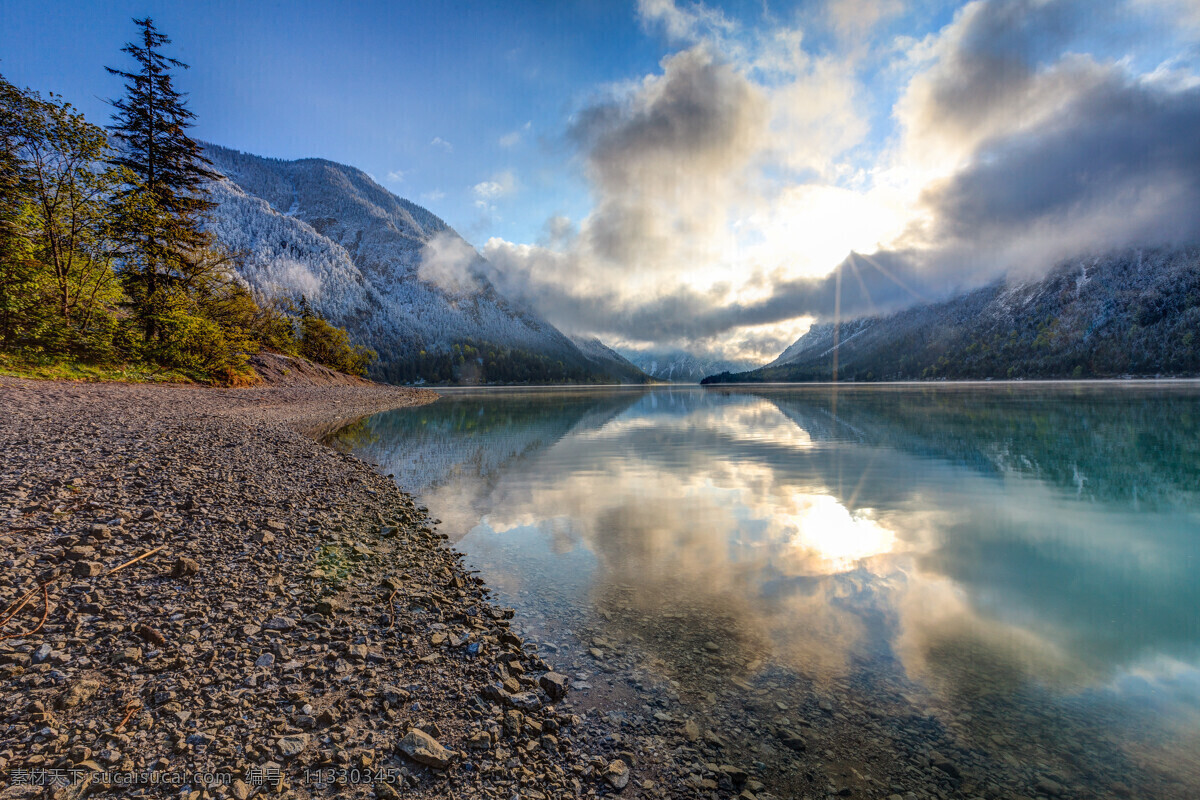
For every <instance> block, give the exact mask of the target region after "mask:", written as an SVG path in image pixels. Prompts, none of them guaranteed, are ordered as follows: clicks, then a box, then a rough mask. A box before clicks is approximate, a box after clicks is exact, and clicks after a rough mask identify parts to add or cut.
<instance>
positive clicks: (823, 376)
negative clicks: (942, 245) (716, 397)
mask: <svg viewBox="0 0 1200 800" xmlns="http://www.w3.org/2000/svg"><path fill="white" fill-rule="evenodd" d="M835 330H836V335H837V344H836V345H835V344H834V335H835ZM835 355H836V356H837V361H838V369H837V380H843V381H893V380H936V379H951V380H961V379H977V380H986V379H1007V378H1016V379H1020V378H1111V377H1123V376H1126V375H1153V376H1160V375H1172V376H1193V375H1197V374H1200V245H1196V244H1189V245H1182V246H1175V247H1157V248H1131V249H1126V250H1122V251H1117V252H1112V253H1108V254H1106V255H1101V256H1094V255H1093V256H1086V257H1078V258H1073V259H1067V260H1065V261H1063V262H1060V263H1059V264H1058V265H1057V266H1055V267H1054V268H1053V269H1051V270H1050V272H1049V273H1047V274H1046V275H1045V276H1043V277H1041V278H1037V279H1026V280H1018V279H1006V280H999V281H996V282H994V283H992V284H989V285H988V286H984V287H981V288H979V289H975V290H973V291H969V292H965V293H963V294H960V295H957V296H955V297H952V298H950V299H948V300H943V301H940V302H936V303H924V304H921V305H917V306H913V307H911V308H908V309H905V310H903V311H899V312H895V313H893V314H888V315H882V316H871V317H859V318H856V319H852V320H848V321H845V322H842V323H840V324H839V325H837V326H836V328H835V325H834V324H833V323H831V322H821V323H817V324H814V325H813V326H812V327H811V328H810V329H809V330H808V332H806V333H805V334H804V335H803V336H801V337H800V338H799V339H797V340H796V341H795V342H794V343H793V344H791V345H790V346H789V347H788V348H787V349H785V350H784V351H783V353H781V354H780V356H779V357H778V358H776V359H775V360H774V361H772V362H771V363H770V364H768V365H766V366H764V367H760V368H758V369H755V370H749V371H744V372H740V373H734V372H723V373H720V374H714V375H710V376H708V377H706V378H705V379H704V381H703V382H704V383H708V384H712V383H758V382H773V381H779V382H810V381H828V380H831V379H832V378H833V377H834V375H833V361H834V356H835Z"/></svg>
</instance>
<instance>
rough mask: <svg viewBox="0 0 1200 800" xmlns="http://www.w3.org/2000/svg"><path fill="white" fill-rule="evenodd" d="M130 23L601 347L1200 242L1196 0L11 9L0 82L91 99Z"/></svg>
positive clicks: (877, 305)
mask: <svg viewBox="0 0 1200 800" xmlns="http://www.w3.org/2000/svg"><path fill="white" fill-rule="evenodd" d="M145 14H150V15H151V16H153V17H154V18H155V19H156V20H157V22H158V24H159V27H160V28H161V29H162V30H163V31H164V32H166V33H168V34H169V35H170V36H172V37H173V39H174V44H173V45H172V47H171V53H172V54H174V55H176V56H178V57H179V58H181V59H182V60H184V61H186V62H188V63H189V64H191V66H192V69H191V70H190V71H189V72H188V73H187V74H186V75H184V76H182V77H181V78H180V79H179V85H180V86H181V88H183V89H185V90H186V91H188V92H190V95H191V104H192V108H193V110H194V111H195V112H196V114H197V116H198V124H197V126H196V128H195V131H194V133H195V135H196V136H197V137H198V138H202V139H206V140H209V141H213V142H216V143H219V144H223V145H226V146H230V147H235V148H238V149H242V150H245V151H248V152H253V153H257V154H260V155H267V156H275V157H282V158H299V157H304V156H320V157H325V158H330V159H333V160H335V161H339V162H343V163H347V164H352V165H354V166H357V167H359V168H361V169H363V170H365V171H367V172H369V173H370V174H371V175H372V176H374V177H375V178H376V179H377V180H378V181H379V182H380V183H382V184H383V185H384V186H386V187H387V188H389V189H391V190H392V191H394V192H396V193H397V194H399V195H401V196H404V197H407V198H409V199H411V200H414V201H416V202H418V203H420V204H422V205H424V206H426V207H428V208H430V209H431V210H433V211H434V212H435V213H437V214H439V215H440V216H442V217H444V218H445V219H446V220H447V222H449V223H450V224H451V225H452V226H454V227H455V228H456V229H457V230H458V231H459V232H460V233H462V234H463V235H464V236H465V237H466V238H467V239H468V240H469V241H470V242H471V243H472V244H474V245H475V246H476V247H477V248H479V250H480V251H481V252H482V253H483V254H484V255H485V256H486V257H487V259H488V261H489V263H490V264H491V268H492V270H493V274H491V276H490V277H491V278H492V280H493V282H494V283H496V284H497V285H498V286H499V287H500V288H501V290H502V291H504V292H505V293H506V294H508V295H510V296H513V297H517V298H520V299H523V300H524V301H526V302H528V303H529V304H531V305H532V306H534V307H535V308H537V309H538V310H539V311H540V312H541V313H543V314H545V315H546V316H547V317H548V318H549V319H550V320H551V321H552V322H554V323H555V324H556V325H559V326H560V327H563V328H565V329H568V330H572V331H574V332H578V333H590V334H595V335H599V336H601V338H603V339H604V340H605V341H607V342H611V343H613V344H616V345H618V346H622V347H625V348H627V349H645V348H666V347H686V348H688V349H690V350H692V351H693V352H704V353H708V354H721V355H727V356H742V357H749V358H757V359H769V358H770V357H773V355H774V354H777V353H778V352H779V350H781V349H782V348H783V347H784V346H786V345H787V344H788V343H790V342H791V341H792V340H794V339H795V338H796V336H798V335H800V334H801V333H802V332H803V331H804V329H805V328H806V326H807V325H808V324H810V323H811V321H812V320H813V319H817V318H825V317H828V316H829V315H830V314H831V313H832V312H833V310H834V308H835V307H837V308H839V309H840V311H841V312H842V313H846V314H861V313H876V312H880V311H886V310H888V309H891V308H896V307H899V306H902V305H904V304H906V303H911V302H914V301H915V300H917V299H932V298H935V297H939V296H944V295H946V294H948V293H950V292H953V291H955V290H959V289H965V288H970V287H972V286H976V285H979V284H981V283H983V282H986V281H989V280H993V279H995V278H997V277H999V276H1003V275H1009V274H1012V273H1013V272H1014V271H1019V272H1024V273H1035V272H1037V271H1039V270H1044V269H1046V268H1047V267H1049V266H1051V265H1052V264H1053V263H1054V262H1055V261H1056V260H1060V259H1062V258H1066V257H1076V256H1082V255H1085V254H1087V253H1092V252H1099V251H1102V250H1105V249H1111V248H1116V247H1125V246H1129V245H1134V244H1136V245H1147V244H1160V243H1169V242H1176V241H1180V240H1194V239H1196V238H1200V217H1197V215H1196V214H1195V209H1196V208H1198V207H1200V145H1197V143H1196V142H1197V137H1196V135H1195V131H1196V130H1197V129H1200V3H1198V2H1196V0H1111V1H1110V2H1103V3H1101V2H1095V0H974V1H973V2H967V3H964V2H957V1H956V0H912V1H911V2H904V0H813V1H811V2H797V3H780V2H772V0H763V1H762V2H728V3H711V2H710V3H699V2H691V1H690V0H630V2H614V1H612V0H577V1H576V2H553V3H551V2H503V3H482V2H477V3H465V2H464V3H450V2H442V3H435V2H422V3H414V2H354V3H351V2H343V3H333V2H289V3H273V2H272V3H269V2H259V3H254V2H223V1H222V2H206V3H178V2H145V1H143V2H136V3H127V2H120V1H118V2H106V3H103V4H101V3H80V2H76V3H71V2H55V1H54V0H49V1H48V2H36V3H35V2H23V1H22V0H8V2H6V3H5V4H4V5H3V7H2V8H0V72H3V73H4V74H5V76H6V77H7V78H8V79H9V80H10V81H12V82H13V83H16V84H18V85H23V86H29V87H31V88H34V89H38V90H40V91H55V92H58V93H60V94H62V95H64V96H65V97H66V99H68V100H69V101H71V102H73V103H75V104H76V105H77V106H79V107H80V108H81V109H83V111H84V112H85V113H86V114H87V115H88V116H89V117H90V118H91V119H93V120H94V121H105V119H106V117H107V114H108V111H107V107H106V105H105V103H104V98H106V97H111V96H114V95H116V94H118V93H119V92H120V86H119V84H118V82H117V81H116V80H115V79H113V78H112V77H111V76H109V75H108V74H107V73H106V72H105V71H104V69H103V67H104V66H105V65H112V66H121V65H123V64H124V60H123V59H124V56H123V55H122V54H121V53H120V52H119V51H120V47H121V45H122V43H123V42H125V41H126V40H127V39H129V38H130V37H131V36H132V34H133V26H132V23H131V22H130V18H131V17H133V16H142V15H145ZM852 253H853V255H851V254H852ZM839 273H840V274H842V277H843V278H844V280H843V281H841V282H840V283H839V282H837V281H836V274H839ZM835 286H840V288H839V289H838V292H837V293H838V296H839V297H840V300H839V301H838V303H836V304H835V303H834V301H833V296H834V287H835Z"/></svg>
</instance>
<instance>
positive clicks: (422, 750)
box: [399, 728, 458, 769]
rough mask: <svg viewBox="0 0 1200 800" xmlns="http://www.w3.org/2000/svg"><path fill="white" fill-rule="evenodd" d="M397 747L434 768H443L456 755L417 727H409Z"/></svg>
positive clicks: (418, 761)
mask: <svg viewBox="0 0 1200 800" xmlns="http://www.w3.org/2000/svg"><path fill="white" fill-rule="evenodd" d="M399 747H400V751H401V752H402V753H404V755H406V756H408V757H409V758H411V759H412V760H413V761H416V762H417V763H418V764H424V765H426V766H428V767H433V768H434V769H445V768H446V767H448V766H450V765H451V764H453V763H454V760H455V759H456V758H457V757H458V754H457V753H455V752H454V751H453V750H447V749H446V748H445V747H442V745H441V744H440V743H439V742H438V740H437V739H434V738H433V737H432V736H430V735H429V734H428V733H425V731H422V730H418V729H417V728H413V729H411V730H410V731H409V732H408V733H407V734H406V735H405V736H404V738H403V739H401V740H400V745H399Z"/></svg>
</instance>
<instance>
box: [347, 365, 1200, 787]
mask: <svg viewBox="0 0 1200 800" xmlns="http://www.w3.org/2000/svg"><path fill="white" fill-rule="evenodd" d="M332 443H333V444H334V445H335V446H338V447H340V448H343V449H348V450H351V451H353V452H355V453H356V454H358V455H359V456H361V457H363V458H365V459H367V460H369V461H371V462H373V463H375V464H377V465H378V466H379V468H380V469H381V470H382V471H383V472H385V473H390V474H392V475H393V476H394V478H395V480H396V481H397V482H398V483H399V484H400V486H401V487H402V488H404V489H405V490H407V491H409V492H412V493H413V494H414V495H416V496H417V497H418V498H419V499H420V501H421V502H422V503H423V504H425V505H427V506H428V507H429V509H430V513H431V514H432V515H433V516H435V517H438V518H440V519H441V520H442V524H441V527H440V530H441V531H442V532H444V533H446V534H448V535H449V537H450V540H451V542H452V543H453V544H454V546H455V547H456V548H457V549H459V550H460V551H462V552H463V553H465V554H466V558H467V561H468V563H469V564H470V565H471V567H472V568H473V569H477V570H479V571H480V573H481V575H482V577H483V578H485V579H486V581H487V583H488V584H489V586H490V587H492V589H493V590H494V591H495V593H496V599H497V601H498V602H499V603H501V604H504V605H508V606H511V607H513V608H514V609H516V618H515V620H514V625H515V626H516V627H517V628H518V629H519V630H520V632H521V633H522V634H523V635H525V636H526V637H527V638H528V640H529V641H531V642H533V643H536V644H537V645H538V646H539V647H540V649H541V651H542V653H543V655H544V657H545V658H546V660H547V661H549V662H550V663H552V664H554V665H555V666H556V667H557V668H558V669H559V670H560V671H563V672H565V673H567V674H568V675H570V676H571V678H572V681H573V683H574V685H575V688H574V690H573V692H572V695H571V699H572V702H573V703H574V704H575V705H576V706H578V707H579V708H581V709H584V710H586V709H588V708H591V709H594V710H593V712H592V713H596V714H602V715H605V716H607V718H608V720H609V721H610V722H611V723H612V724H613V726H614V728H615V729H616V730H618V731H619V732H623V733H618V736H622V735H623V736H625V737H626V741H625V744H628V743H629V742H633V743H636V744H638V746H639V747H641V748H642V749H643V750H644V752H645V753H648V754H649V755H648V756H642V757H643V758H648V759H649V760H650V762H657V768H665V766H671V767H672V768H673V769H676V770H677V771H680V772H681V773H683V774H685V775H686V776H687V780H688V781H691V782H693V783H694V784H695V788H696V790H697V791H698V792H700V793H701V794H700V796H707V795H705V794H704V792H711V791H716V792H717V795H716V796H721V797H725V796H732V794H736V791H735V792H733V793H732V794H727V793H726V792H724V791H723V790H724V789H725V788H727V787H728V785H729V781H728V780H727V778H728V775H729V774H731V773H728V770H726V771H725V773H722V772H721V771H720V770H717V771H715V772H714V771H713V770H712V769H711V767H714V766H718V765H722V764H726V763H731V764H740V765H741V768H745V769H746V770H747V771H748V772H749V773H750V775H751V778H752V779H753V780H757V781H759V782H761V783H762V784H764V785H765V787H766V788H765V789H762V790H761V791H774V792H775V793H776V794H777V795H778V796H781V797H787V796H789V794H788V793H792V794H794V796H796V797H800V796H802V795H803V794H809V793H811V794H812V795H814V796H821V795H822V794H825V793H836V792H842V793H843V794H844V793H846V792H849V793H851V794H852V795H853V796H865V797H888V796H889V795H890V794H895V795H897V796H900V797H904V796H905V795H906V793H908V792H910V791H911V792H913V794H914V795H915V796H917V797H926V796H928V797H960V796H961V797H972V796H980V797H989V798H990V797H1022V796H1028V797H1037V796H1045V797H1054V796H1061V797H1114V796H1126V797H1145V798H1167V797H1172V798H1173V797H1180V798H1183V797H1197V796H1200V756H1198V754H1200V610H1198V609H1200V387H1198V386H1197V385H1196V384H1194V383H1156V384H1129V385H1125V384H1086V383H1081V384H1070V383H1066V384H990V385H981V384H963V385H936V386H935V385H919V386H845V385H843V386H842V387H840V388H838V389H837V390H836V391H835V390H834V389H833V388H831V387H828V386H824V387H821V386H811V387H796V386H767V385H764V386H754V387H747V386H733V387H729V386H726V387H712V388H709V387H653V388H604V389H587V388H564V389H542V390H537V389H512V390H500V389H490V390H450V391H446V392H445V395H444V397H443V398H442V399H441V400H439V401H438V402H436V403H435V404H432V405H429V406H425V407H421V408H415V409H403V410H397V411H393V412H388V413H384V414H379V415H376V416H373V417H370V418H367V419H365V420H363V421H360V422H359V423H356V424H355V425H352V426H350V427H349V428H347V429H345V430H343V431H341V432H340V433H339V434H336V435H335V436H334V437H332ZM688 720H691V723H688ZM639 752H642V751H639ZM734 759H738V760H737V761H734ZM733 777H734V779H735V785H738V786H740V785H741V782H742V781H743V780H744V776H739V775H734V776H733ZM705 781H708V783H705ZM646 794H647V796H651V795H653V792H652V791H651V792H646Z"/></svg>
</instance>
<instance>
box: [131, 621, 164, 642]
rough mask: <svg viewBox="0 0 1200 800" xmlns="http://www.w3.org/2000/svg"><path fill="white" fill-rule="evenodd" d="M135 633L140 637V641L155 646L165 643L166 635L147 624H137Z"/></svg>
mask: <svg viewBox="0 0 1200 800" xmlns="http://www.w3.org/2000/svg"><path fill="white" fill-rule="evenodd" d="M136 633H137V635H138V636H140V637H141V638H142V641H144V642H147V643H149V644H152V645H154V646H156V647H162V646H163V645H164V644H166V643H167V639H166V637H165V636H163V635H162V634H161V633H159V632H158V631H157V630H155V629H154V628H151V627H150V626H149V625H138V626H137V631H136Z"/></svg>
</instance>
